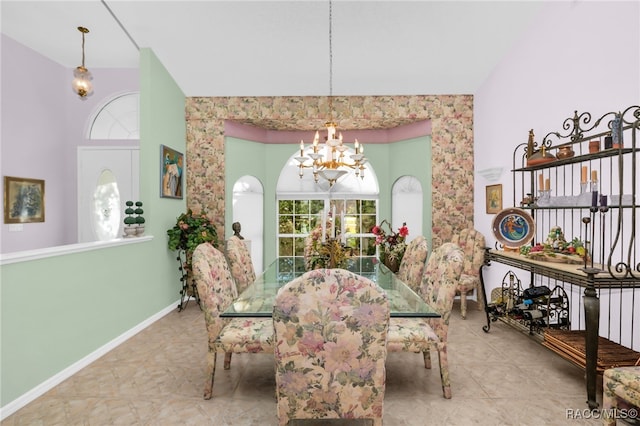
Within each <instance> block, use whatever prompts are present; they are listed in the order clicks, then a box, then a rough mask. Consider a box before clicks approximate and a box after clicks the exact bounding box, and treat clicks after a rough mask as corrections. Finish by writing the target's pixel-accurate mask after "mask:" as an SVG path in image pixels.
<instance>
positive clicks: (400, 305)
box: [220, 259, 440, 318]
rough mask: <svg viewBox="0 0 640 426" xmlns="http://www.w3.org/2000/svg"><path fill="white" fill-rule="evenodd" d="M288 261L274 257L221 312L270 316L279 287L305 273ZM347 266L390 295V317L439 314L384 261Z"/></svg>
mask: <svg viewBox="0 0 640 426" xmlns="http://www.w3.org/2000/svg"><path fill="white" fill-rule="evenodd" d="M288 262H289V259H286V260H285V259H279V260H278V259H277V260H275V261H274V262H273V263H272V264H271V265H269V267H268V268H267V269H266V270H265V271H264V272H263V273H262V274H261V275H260V276H258V277H257V278H256V280H255V281H254V282H253V283H252V284H251V285H250V286H249V287H247V289H246V290H245V291H243V292H242V293H241V294H240V295H238V297H237V298H236V299H235V300H234V301H233V303H231V305H230V306H229V307H228V308H227V309H226V310H225V311H224V312H223V313H222V314H220V316H221V317H226V318H229V317H270V316H271V315H272V314H273V303H274V301H275V298H276V294H277V293H278V290H279V289H280V288H281V287H283V286H284V285H285V284H287V283H288V282H290V281H292V280H293V279H294V278H296V277H299V276H300V275H302V274H304V271H300V272H293V268H292V267H291V265H290V264H289V263H288ZM347 269H349V270H351V271H353V272H355V273H357V274H358V275H362V276H364V277H366V278H369V279H370V280H371V281H373V282H375V283H377V284H378V286H380V287H381V288H382V289H384V291H385V292H386V293H387V297H388V299H389V306H390V308H391V316H392V317H423V318H425V317H431V318H439V317H440V314H439V313H438V312H437V311H436V310H435V309H434V308H433V307H431V306H429V305H428V304H427V303H426V302H425V301H424V300H423V299H422V298H421V297H420V296H419V295H418V294H416V293H415V292H414V291H413V290H411V288H410V287H409V286H408V285H407V284H405V283H404V282H402V281H400V280H399V279H398V278H397V277H396V275H395V274H394V273H392V272H391V271H390V270H389V269H388V268H387V267H386V266H384V265H383V264H381V263H376V264H373V263H372V262H358V261H355V262H353V261H352V262H350V265H349V267H348V268H347Z"/></svg>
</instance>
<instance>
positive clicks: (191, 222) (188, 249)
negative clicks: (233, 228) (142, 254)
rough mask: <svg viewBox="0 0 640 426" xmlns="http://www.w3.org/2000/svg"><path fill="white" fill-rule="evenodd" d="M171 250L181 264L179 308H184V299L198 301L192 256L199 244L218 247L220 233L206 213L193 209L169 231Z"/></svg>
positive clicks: (181, 217)
mask: <svg viewBox="0 0 640 426" xmlns="http://www.w3.org/2000/svg"><path fill="white" fill-rule="evenodd" d="M167 236H168V237H169V241H168V243H167V246H168V248H169V250H172V251H177V252H178V257H177V260H178V262H179V264H180V266H179V268H178V269H179V270H180V272H181V274H182V277H181V278H180V281H181V282H182V290H180V295H181V301H180V305H178V308H179V309H180V310H182V309H183V308H184V303H183V302H184V298H185V297H186V296H195V297H196V300H198V295H197V290H196V288H195V284H194V283H193V274H192V266H191V256H192V254H193V251H194V250H195V249H196V247H198V245H199V244H202V243H205V242H210V243H211V244H213V246H214V247H216V248H217V247H218V244H219V242H218V233H217V232H216V228H215V226H214V225H213V222H211V220H210V219H209V218H208V217H207V215H206V214H205V213H201V214H195V213H193V212H192V211H191V209H189V210H187V212H186V213H183V214H181V215H180V216H178V219H177V220H176V224H175V225H174V226H173V228H171V229H168V230H167ZM198 303H199V300H198Z"/></svg>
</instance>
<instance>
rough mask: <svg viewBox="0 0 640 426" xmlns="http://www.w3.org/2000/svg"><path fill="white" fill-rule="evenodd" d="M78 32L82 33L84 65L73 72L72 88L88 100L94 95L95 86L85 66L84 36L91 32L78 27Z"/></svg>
mask: <svg viewBox="0 0 640 426" xmlns="http://www.w3.org/2000/svg"><path fill="white" fill-rule="evenodd" d="M78 31H80V32H81V33H82V65H80V66H79V67H76V69H74V70H73V76H74V79H73V82H72V83H71V87H73V91H74V92H76V93H77V94H78V96H80V98H86V97H87V96H89V95H90V94H92V93H93V84H91V79H92V78H93V77H92V76H91V73H90V72H89V70H88V69H86V68H85V66H84V35H85V34H86V33H88V32H89V30H88V29H86V28H85V27H78Z"/></svg>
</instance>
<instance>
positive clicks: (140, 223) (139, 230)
mask: <svg viewBox="0 0 640 426" xmlns="http://www.w3.org/2000/svg"><path fill="white" fill-rule="evenodd" d="M134 213H135V214H136V218H135V221H136V225H137V226H136V236H138V237H140V236H141V235H142V234H144V222H145V221H144V217H143V216H142V214H143V213H144V210H142V201H136V208H135V210H134Z"/></svg>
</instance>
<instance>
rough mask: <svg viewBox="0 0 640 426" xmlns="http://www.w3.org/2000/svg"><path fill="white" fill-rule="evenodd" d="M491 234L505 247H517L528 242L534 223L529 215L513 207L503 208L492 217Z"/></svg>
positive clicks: (531, 237) (533, 230)
mask: <svg viewBox="0 0 640 426" xmlns="http://www.w3.org/2000/svg"><path fill="white" fill-rule="evenodd" d="M492 229H493V235H494V236H495V237H496V239H497V240H498V241H499V242H500V243H501V244H502V245H503V246H504V247H506V248H510V249H517V248H520V247H522V246H523V245H525V244H527V243H529V242H530V241H531V240H532V239H533V237H534V235H535V233H536V225H535V222H534V221H533V218H532V217H531V215H530V214H529V213H527V212H525V211H524V210H522V209H518V208H515V207H512V208H508V209H503V210H502V211H500V212H499V213H498V214H496V216H495V217H494V218H493V226H492Z"/></svg>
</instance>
